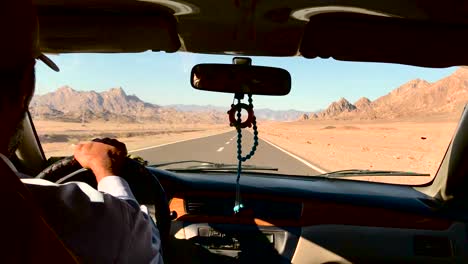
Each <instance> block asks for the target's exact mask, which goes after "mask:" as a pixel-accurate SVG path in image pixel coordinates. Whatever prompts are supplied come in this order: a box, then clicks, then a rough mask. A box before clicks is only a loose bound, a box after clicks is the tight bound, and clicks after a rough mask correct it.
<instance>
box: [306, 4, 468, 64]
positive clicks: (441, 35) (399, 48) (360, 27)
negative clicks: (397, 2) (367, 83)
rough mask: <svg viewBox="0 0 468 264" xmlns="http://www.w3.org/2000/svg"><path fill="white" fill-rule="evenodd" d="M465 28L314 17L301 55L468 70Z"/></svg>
mask: <svg viewBox="0 0 468 264" xmlns="http://www.w3.org/2000/svg"><path fill="white" fill-rule="evenodd" d="M463 36H468V26H467V25H453V24H441V23H435V22H426V21H414V20H407V19H401V18H394V17H379V16H373V15H362V14H352V13H328V14H321V15H316V16H312V17H311V18H310V20H309V22H308V24H307V25H306V28H305V33H304V36H303V40H302V44H301V47H300V52H301V54H302V56H304V57H306V58H316V57H320V58H334V59H336V60H343V61H364V62H385V63H399V64H407V65H415V66H422V67H449V66H456V65H468V52H467V48H466V43H465V41H463V39H464V37H463Z"/></svg>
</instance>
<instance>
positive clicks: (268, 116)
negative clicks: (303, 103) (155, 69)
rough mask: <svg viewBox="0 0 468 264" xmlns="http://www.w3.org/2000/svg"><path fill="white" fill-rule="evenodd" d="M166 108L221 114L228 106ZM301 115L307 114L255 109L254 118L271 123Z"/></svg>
mask: <svg viewBox="0 0 468 264" xmlns="http://www.w3.org/2000/svg"><path fill="white" fill-rule="evenodd" d="M168 107H171V108H174V109H176V110H178V111H182V112H209V111H211V112H222V113H226V112H227V111H228V110H229V106H226V107H220V106H214V105H168ZM303 114H307V112H304V111H298V110H293V109H290V110H272V109H268V108H255V116H256V117H257V119H258V120H271V121H295V120H297V119H298V118H299V117H300V116H302V115H303Z"/></svg>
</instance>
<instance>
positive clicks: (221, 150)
mask: <svg viewBox="0 0 468 264" xmlns="http://www.w3.org/2000/svg"><path fill="white" fill-rule="evenodd" d="M252 144H253V135H252V134H251V133H249V132H244V133H243V137H242V147H243V151H242V154H243V156H245V155H246V154H247V153H248V152H250V150H251V148H252ZM132 154H135V155H138V156H141V157H142V158H144V159H145V160H147V161H148V162H149V164H150V165H151V164H160V163H167V162H174V161H183V160H201V161H210V162H216V163H224V164H237V158H236V157H237V132H236V131H232V132H227V133H223V134H218V135H214V136H209V137H203V138H197V139H192V140H187V141H181V142H174V143H170V144H165V145H160V146H154V147H147V148H143V149H140V150H136V151H132ZM301 160H302V159H301V158H299V157H297V156H296V157H294V155H293V154H288V153H286V152H285V151H282V150H280V149H278V148H277V147H275V146H273V145H272V144H270V143H268V142H266V141H264V140H261V139H260V140H259V145H258V147H257V151H256V153H255V155H254V156H253V157H252V158H251V159H250V160H249V161H247V162H246V163H245V164H250V165H256V166H268V167H275V168H278V172H274V173H280V174H290V175H310V176H312V175H317V174H321V173H324V171H322V170H321V169H320V168H318V167H316V166H314V165H313V164H311V163H309V162H307V161H304V160H302V161H301ZM191 165H194V164H193V163H192V164H191ZM183 166H186V165H184V164H178V165H177V167H183Z"/></svg>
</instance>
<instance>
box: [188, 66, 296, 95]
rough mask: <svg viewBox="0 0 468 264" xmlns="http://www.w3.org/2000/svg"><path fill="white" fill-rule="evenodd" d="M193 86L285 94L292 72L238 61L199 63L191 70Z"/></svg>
mask: <svg viewBox="0 0 468 264" xmlns="http://www.w3.org/2000/svg"><path fill="white" fill-rule="evenodd" d="M190 83H191V85H192V87H193V88H195V89H198V90H204V91H212V92H222V93H243V94H258V95H276V96H281V95H287V94H288V93H289V92H290V91H291V75H290V74H289V72H288V71H287V70H284V69H280V68H272V67H263V66H250V65H239V64H198V65H195V66H194V67H193V69H192V73H191V75H190Z"/></svg>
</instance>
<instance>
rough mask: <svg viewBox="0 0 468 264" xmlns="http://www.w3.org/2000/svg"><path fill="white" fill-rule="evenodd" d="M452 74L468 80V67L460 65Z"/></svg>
mask: <svg viewBox="0 0 468 264" xmlns="http://www.w3.org/2000/svg"><path fill="white" fill-rule="evenodd" d="M451 76H453V77H456V78H459V79H465V80H468V67H466V66H463V67H459V68H458V69H457V70H456V71H455V72H454V73H453V74H452V75H451Z"/></svg>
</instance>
